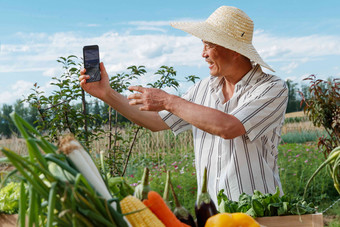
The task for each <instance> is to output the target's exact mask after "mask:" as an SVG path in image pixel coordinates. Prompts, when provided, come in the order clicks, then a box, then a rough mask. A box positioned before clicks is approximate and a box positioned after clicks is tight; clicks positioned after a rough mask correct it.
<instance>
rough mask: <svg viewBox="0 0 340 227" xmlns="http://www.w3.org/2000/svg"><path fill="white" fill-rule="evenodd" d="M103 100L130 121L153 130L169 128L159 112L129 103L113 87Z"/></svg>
mask: <svg viewBox="0 0 340 227" xmlns="http://www.w3.org/2000/svg"><path fill="white" fill-rule="evenodd" d="M102 100H103V101H104V102H105V103H107V104H108V105H110V106H111V107H112V108H113V109H115V110H116V111H118V112H119V113H120V114H122V115H123V116H124V117H126V118H127V119H129V120H130V121H132V122H134V123H136V124H138V125H140V126H143V127H145V128H147V129H150V130H151V131H161V130H166V129H169V127H168V125H167V124H166V123H165V122H164V121H163V120H162V118H161V117H160V116H159V114H158V112H154V111H140V110H139V106H138V105H132V106H131V105H129V100H128V99H127V98H126V97H125V96H123V95H121V94H119V93H118V92H116V91H115V90H113V89H111V90H110V91H109V92H107V95H105V97H103V98H102Z"/></svg>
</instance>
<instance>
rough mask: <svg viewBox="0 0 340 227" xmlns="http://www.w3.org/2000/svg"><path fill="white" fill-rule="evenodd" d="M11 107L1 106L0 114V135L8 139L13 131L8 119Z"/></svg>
mask: <svg viewBox="0 0 340 227" xmlns="http://www.w3.org/2000/svg"><path fill="white" fill-rule="evenodd" d="M12 111H13V107H12V106H11V105H7V104H3V106H2V109H1V114H0V121H1V122H0V126H1V127H0V135H2V136H4V137H6V138H10V137H11V135H12V132H13V130H14V128H15V127H14V125H13V123H12V121H11V118H10V116H9V115H10V113H12Z"/></svg>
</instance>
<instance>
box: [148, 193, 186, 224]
mask: <svg viewBox="0 0 340 227" xmlns="http://www.w3.org/2000/svg"><path fill="white" fill-rule="evenodd" d="M143 203H144V204H145V206H147V207H149V209H150V210H151V211H152V212H153V213H154V214H155V215H156V216H157V217H158V218H159V219H160V220H161V221H162V222H163V224H164V225H165V226H166V227H190V226H189V225H186V224H184V223H183V222H181V221H180V220H178V219H177V217H176V216H175V215H174V213H172V211H171V210H170V209H169V207H168V206H167V205H166V203H165V201H164V200H163V198H162V197H161V196H160V195H159V194H158V193H157V192H155V191H149V193H148V198H147V199H145V200H143Z"/></svg>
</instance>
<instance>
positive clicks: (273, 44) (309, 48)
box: [254, 31, 340, 61]
mask: <svg viewBox="0 0 340 227" xmlns="http://www.w3.org/2000/svg"><path fill="white" fill-rule="evenodd" d="M254 45H255V47H256V48H257V49H258V50H259V52H260V54H261V56H262V57H263V58H265V59H268V60H270V61H285V60H289V59H298V60H301V59H306V57H308V58H309V60H313V58H318V57H323V56H329V55H340V36H321V35H311V36H303V37H279V36H275V35H272V34H268V33H265V32H263V31H257V32H255V35H254Z"/></svg>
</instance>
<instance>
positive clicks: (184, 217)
mask: <svg viewBox="0 0 340 227" xmlns="http://www.w3.org/2000/svg"><path fill="white" fill-rule="evenodd" d="M167 176H168V177H167V178H168V182H167V183H168V184H169V186H170V188H171V192H172V197H174V201H175V205H176V207H175V209H174V214H175V216H176V217H177V218H178V220H180V221H181V222H183V223H185V224H187V225H189V226H191V227H196V222H195V221H194V218H193V217H192V215H191V214H190V212H189V211H188V210H187V209H185V207H183V206H182V205H181V204H180V203H179V201H178V198H177V195H176V193H175V190H174V187H173V186H172V184H171V181H170V172H169V171H168V173H167Z"/></svg>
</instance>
